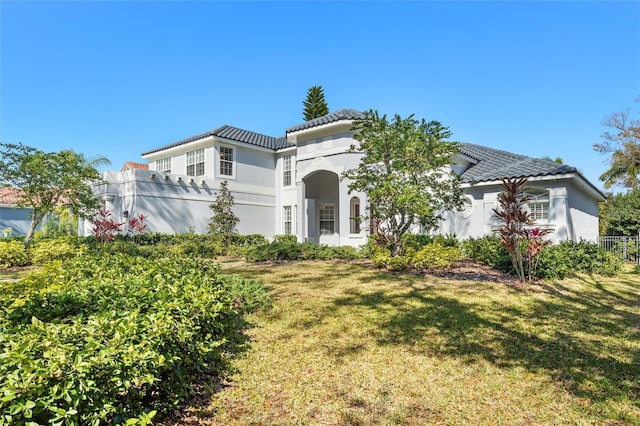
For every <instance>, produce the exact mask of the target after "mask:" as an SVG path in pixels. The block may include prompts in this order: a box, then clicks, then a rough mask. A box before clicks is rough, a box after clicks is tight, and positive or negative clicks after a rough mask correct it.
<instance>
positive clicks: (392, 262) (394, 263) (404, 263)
mask: <svg viewBox="0 0 640 426" xmlns="http://www.w3.org/2000/svg"><path fill="white" fill-rule="evenodd" d="M408 267H409V258H408V257H407V256H392V257H390V258H389V260H387V269H388V270H390V271H404V270H406V269H407V268H408Z"/></svg>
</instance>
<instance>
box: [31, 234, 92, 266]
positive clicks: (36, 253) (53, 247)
mask: <svg viewBox="0 0 640 426" xmlns="http://www.w3.org/2000/svg"><path fill="white" fill-rule="evenodd" d="M84 251H85V248H84V247H82V248H78V247H76V245H74V244H72V242H71V240H70V239H67V238H64V237H60V238H55V239H46V240H38V241H36V242H34V243H33V244H31V245H30V246H29V254H30V256H31V261H32V262H33V264H34V265H43V264H44V263H46V262H50V261H52V260H63V259H71V258H72V257H74V256H78V255H79V254H80V253H82V252H84Z"/></svg>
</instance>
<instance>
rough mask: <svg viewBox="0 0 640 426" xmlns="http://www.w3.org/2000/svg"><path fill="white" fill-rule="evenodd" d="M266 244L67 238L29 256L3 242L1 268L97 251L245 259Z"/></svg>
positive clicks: (47, 242)
mask: <svg viewBox="0 0 640 426" xmlns="http://www.w3.org/2000/svg"><path fill="white" fill-rule="evenodd" d="M266 243H267V239H266V238H265V237H264V236H262V235H259V234H251V235H234V236H233V240H232V245H231V247H223V241H222V240H221V239H220V238H217V237H216V236H213V235H197V234H175V235H174V234H143V235H137V236H136V237H135V240H134V239H133V238H132V237H129V236H126V235H120V236H118V237H117V238H116V239H115V240H114V241H111V242H109V243H108V244H105V245H101V244H99V243H98V242H97V241H96V239H95V238H94V237H75V236H71V237H69V236H65V237H58V238H53V239H40V240H34V241H33V242H32V244H31V246H30V247H29V250H28V252H27V251H25V250H24V248H23V245H22V241H20V240H18V239H3V240H0V268H8V267H12V266H26V265H31V264H33V265H43V264H44V263H45V262H48V261H51V260H57V259H69V258H72V257H75V256H80V255H82V254H85V253H88V252H90V251H97V250H99V251H102V252H107V253H127V254H129V255H131V256H146V257H164V256H165V255H167V254H170V255H178V256H180V255H184V256H197V257H216V256H219V255H221V254H223V253H227V254H230V255H237V256H244V254H245V253H246V251H247V250H249V248H251V247H254V246H257V245H262V244H266ZM225 248H226V250H224V249H225Z"/></svg>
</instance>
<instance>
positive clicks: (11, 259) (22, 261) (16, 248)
mask: <svg viewBox="0 0 640 426" xmlns="http://www.w3.org/2000/svg"><path fill="white" fill-rule="evenodd" d="M29 264H31V261H30V259H29V255H28V253H27V251H26V250H25V249H24V245H23V244H22V242H20V241H17V240H11V241H0V268H10V267H12V266H26V265H29Z"/></svg>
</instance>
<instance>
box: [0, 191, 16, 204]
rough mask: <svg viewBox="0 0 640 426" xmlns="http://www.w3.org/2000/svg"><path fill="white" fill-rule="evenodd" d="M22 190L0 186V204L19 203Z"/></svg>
mask: <svg viewBox="0 0 640 426" xmlns="http://www.w3.org/2000/svg"><path fill="white" fill-rule="evenodd" d="M19 195H20V191H18V190H17V189H14V188H0V204H11V205H13V204H17V203H18V201H20V196H19Z"/></svg>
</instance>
